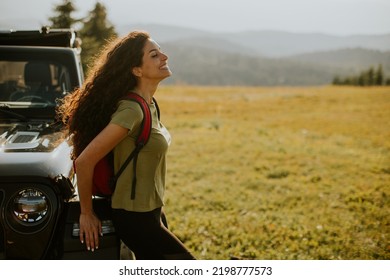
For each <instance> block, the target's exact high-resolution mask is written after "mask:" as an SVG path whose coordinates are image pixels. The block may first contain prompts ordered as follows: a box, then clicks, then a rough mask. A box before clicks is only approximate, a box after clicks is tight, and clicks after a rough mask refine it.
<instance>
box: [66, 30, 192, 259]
mask: <svg viewBox="0 0 390 280" xmlns="http://www.w3.org/2000/svg"><path fill="white" fill-rule="evenodd" d="M167 61H168V57H167V56H166V55H165V54H164V53H163V52H162V51H161V50H160V47H159V45H158V44H157V43H156V42H155V41H153V40H152V39H151V38H150V36H149V35H148V33H146V32H141V31H134V32H131V33H130V34H129V35H127V36H126V37H124V38H120V39H117V40H116V41H114V42H112V43H110V44H109V45H107V46H106V48H105V50H104V51H103V53H102V55H101V56H100V58H99V59H98V60H97V61H96V63H95V66H94V68H93V69H92V71H91V72H90V75H89V76H88V78H87V79H86V81H85V83H84V85H83V86H82V87H81V88H80V89H77V90H76V91H75V92H74V93H73V94H71V95H69V96H68V97H66V99H65V100H64V104H63V105H62V106H61V107H60V109H59V114H60V115H61V117H62V119H63V121H64V122H66V123H67V128H68V132H69V134H70V135H71V136H72V141H73V145H74V151H73V157H74V158H75V164H76V166H77V181H78V191H79V197H80V207H81V214H80V241H81V242H82V243H85V244H86V246H87V249H88V250H92V251H93V250H95V249H97V248H98V246H99V235H101V222H100V220H99V219H98V218H97V216H96V215H95V213H94V211H93V208H92V199H91V197H92V176H93V170H94V167H95V165H96V163H97V162H98V161H99V160H100V159H102V158H103V157H104V156H105V155H106V154H107V153H109V152H110V151H111V150H113V151H114V167H115V172H117V171H118V169H119V167H120V166H121V165H122V164H123V162H124V161H125V159H126V158H127V156H128V154H129V153H130V152H131V151H132V150H133V148H134V145H135V139H136V136H137V135H138V133H139V130H140V125H141V122H142V119H143V112H142V110H141V108H140V106H139V105H138V104H137V103H135V102H132V101H129V100H123V97H124V96H125V95H126V93H128V92H129V91H131V92H134V93H136V94H138V95H140V96H141V97H143V98H144V99H145V100H146V101H147V102H148V104H149V108H150V110H151V113H152V120H153V125H152V131H151V135H150V138H149V141H148V143H147V144H146V145H145V147H144V148H143V149H142V150H141V152H140V153H139V156H138V162H137V169H136V173H137V186H136V193H135V198H134V199H131V197H130V192H131V182H132V178H133V176H134V174H133V168H126V170H125V171H124V172H123V173H122V174H121V176H120V177H119V179H118V181H117V185H116V189H115V192H114V194H113V196H112V202H111V203H112V208H113V221H114V226H115V229H116V232H117V233H118V235H119V237H120V238H121V240H122V241H123V242H124V243H125V244H126V245H127V246H128V247H129V248H130V249H131V250H132V251H133V252H134V254H135V256H136V259H194V257H193V256H192V255H191V254H190V253H189V252H188V250H187V249H186V248H185V246H184V245H183V244H182V242H180V241H179V240H178V239H177V238H176V237H175V236H174V235H173V234H172V233H171V232H170V231H169V230H168V229H167V228H166V227H165V226H164V225H163V224H162V222H161V217H162V214H161V210H162V206H163V199H164V190H165V173H166V152H167V149H168V146H169V144H170V140H171V139H170V134H169V132H168V131H167V130H166V128H165V127H164V126H163V125H162V124H161V122H160V121H159V119H158V116H157V110H156V105H155V104H154V102H153V95H154V93H155V92H156V90H157V87H158V85H159V83H160V82H161V81H162V80H164V79H165V78H167V77H169V76H170V75H171V74H172V73H171V71H170V69H169V67H168V63H167ZM130 166H132V165H129V167H130Z"/></svg>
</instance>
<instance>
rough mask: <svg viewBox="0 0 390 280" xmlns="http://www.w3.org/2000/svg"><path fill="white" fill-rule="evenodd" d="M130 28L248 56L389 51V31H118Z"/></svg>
mask: <svg viewBox="0 0 390 280" xmlns="http://www.w3.org/2000/svg"><path fill="white" fill-rule="evenodd" d="M133 29H144V30H147V31H149V32H150V33H151V35H152V36H153V38H155V39H156V40H157V41H158V42H161V43H166V42H172V41H175V43H176V44H186V45H194V46H203V47H211V48H214V49H218V50H223V51H227V52H235V53H244V54H247V55H251V56H253V55H255V56H265V57H286V56H292V55H298V54H304V53H312V52H324V51H330V50H338V49H348V48H364V49H372V50H379V51H390V34H384V35H353V36H336V35H327V34H319V33H291V32H283V31H243V32H231V33H215V32H208V31H202V30H196V29H189V28H184V27H175V26H167V25H156V24H147V25H145V24H139V25H128V26H121V27H118V28H117V30H118V32H119V34H126V33H128V32H129V31H131V30H133ZM232 47H233V48H232Z"/></svg>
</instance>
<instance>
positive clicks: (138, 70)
mask: <svg viewBox="0 0 390 280" xmlns="http://www.w3.org/2000/svg"><path fill="white" fill-rule="evenodd" d="M131 72H132V73H133V75H134V76H136V77H138V78H140V77H142V71H141V68H140V67H134V68H133V70H132V71H131Z"/></svg>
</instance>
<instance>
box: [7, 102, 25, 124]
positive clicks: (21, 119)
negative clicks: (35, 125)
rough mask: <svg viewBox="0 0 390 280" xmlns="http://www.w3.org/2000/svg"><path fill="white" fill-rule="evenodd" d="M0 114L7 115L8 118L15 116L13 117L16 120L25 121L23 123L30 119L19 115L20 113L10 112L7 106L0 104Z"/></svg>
mask: <svg viewBox="0 0 390 280" xmlns="http://www.w3.org/2000/svg"><path fill="white" fill-rule="evenodd" d="M4 108H7V109H4ZM0 113H4V114H7V115H8V116H13V117H15V118H17V119H19V120H20V121H23V122H27V121H28V118H26V117H25V116H23V115H22V114H18V113H15V112H12V111H10V110H9V107H8V106H7V105H5V104H0Z"/></svg>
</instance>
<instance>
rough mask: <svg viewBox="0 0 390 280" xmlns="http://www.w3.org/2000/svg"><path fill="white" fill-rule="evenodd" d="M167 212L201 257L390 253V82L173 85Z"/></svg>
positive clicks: (163, 102)
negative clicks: (299, 85) (361, 85)
mask: <svg viewBox="0 0 390 280" xmlns="http://www.w3.org/2000/svg"><path fill="white" fill-rule="evenodd" d="M156 97H157V99H158V101H159V104H160V107H161V111H162V121H163V122H164V124H165V125H166V126H167V127H168V128H169V130H170V132H171V134H172V136H173V143H172V146H171V148H170V152H169V166H168V172H169V173H168V180H167V189H168V190H167V205H166V212H167V215H168V218H169V221H170V227H171V229H172V230H173V231H174V232H175V233H176V234H177V235H178V236H179V237H180V238H181V239H182V240H183V241H184V242H185V243H186V245H188V246H189V247H190V248H191V250H192V251H193V252H194V254H195V255H196V256H197V257H198V258H199V259H229V258H232V257H233V258H244V259H390V241H389V240H390V234H389V233H390V232H389V231H390V230H389V227H390V218H389V213H390V211H389V210H390V199H389V197H390V88H389V87H377V88H374V87H373V88H354V87H331V86H329V87H310V88H309V87H308V88H292V87H291V88H272V87H271V88H256V87H178V86H177V87H176V86H172V87H162V88H160V90H159V92H158V93H157V95H156Z"/></svg>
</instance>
